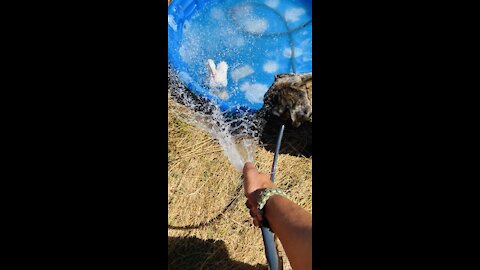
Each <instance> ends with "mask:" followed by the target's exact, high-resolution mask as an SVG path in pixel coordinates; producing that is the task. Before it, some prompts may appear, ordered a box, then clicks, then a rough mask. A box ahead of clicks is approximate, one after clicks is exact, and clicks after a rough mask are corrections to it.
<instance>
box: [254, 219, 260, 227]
mask: <svg viewBox="0 0 480 270" xmlns="http://www.w3.org/2000/svg"><path fill="white" fill-rule="evenodd" d="M259 224H260V223H258V220H256V219H253V225H255V226H257V227H260V226H259Z"/></svg>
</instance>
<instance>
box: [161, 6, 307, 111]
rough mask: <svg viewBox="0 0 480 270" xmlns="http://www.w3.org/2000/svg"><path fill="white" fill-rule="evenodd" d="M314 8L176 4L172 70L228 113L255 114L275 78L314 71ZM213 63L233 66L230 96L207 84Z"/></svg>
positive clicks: (170, 31) (229, 76)
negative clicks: (285, 74)
mask: <svg viewBox="0 0 480 270" xmlns="http://www.w3.org/2000/svg"><path fill="white" fill-rule="evenodd" d="M311 5H312V2H311V1H307V0H302V1H300V0H263V1H261V0H223V1H222V0H204V1H202V0H174V1H172V3H171V4H170V6H169V8H168V62H169V65H170V66H171V67H172V68H173V69H175V70H176V71H177V72H178V74H179V78H180V80H181V81H182V83H184V84H185V86H186V87H187V88H188V89H189V90H191V91H192V92H193V93H195V94H197V95H199V96H202V97H204V98H207V99H209V100H212V101H214V102H215V103H216V104H217V105H218V106H219V107H220V109H221V110H222V111H231V110H233V111H238V110H240V111H249V112H255V111H257V110H259V109H260V108H261V107H262V106H263V95H264V94H265V92H266V91H267V90H268V88H269V87H270V86H271V84H272V83H273V82H274V80H275V77H274V75H275V74H282V73H290V72H294V73H306V72H311V71H312V23H311V18H312V15H311ZM207 59H212V60H214V62H215V64H216V65H218V63H219V62H220V61H225V62H226V63H227V64H228V72H227V80H228V85H227V87H226V89H224V91H223V92H224V95H219V94H218V92H214V91H212V89H209V88H208V87H207V86H206V84H205V80H206V77H207V75H208V71H207V67H206V61H207ZM225 93H226V94H225Z"/></svg>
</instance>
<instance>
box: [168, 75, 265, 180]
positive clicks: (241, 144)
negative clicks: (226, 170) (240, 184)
mask: <svg viewBox="0 0 480 270" xmlns="http://www.w3.org/2000/svg"><path fill="white" fill-rule="evenodd" d="M168 92H169V94H170V95H171V96H172V97H174V98H175V99H176V100H177V101H178V102H179V103H180V104H182V105H184V106H185V107H186V108H188V109H189V110H188V113H181V112H179V111H176V110H173V111H172V113H174V114H175V115H176V116H178V117H179V118H180V119H182V120H184V121H185V122H187V123H190V124H193V125H194V126H196V127H197V128H200V129H201V130H203V131H205V132H207V133H208V134H209V135H210V136H211V137H212V138H214V139H215V140H217V141H218V143H219V144H220V146H221V147H222V149H223V152H224V154H225V155H226V156H227V158H228V160H229V161H230V163H231V164H232V165H233V167H235V169H236V170H237V171H239V172H241V171H242V169H243V166H244V165H245V163H246V162H254V161H255V149H256V145H257V144H258V141H259V139H258V138H259V136H258V135H259V132H260V131H261V127H262V126H263V122H262V120H261V119H258V118H256V117H255V116H254V115H252V114H249V113H247V112H245V113H242V114H239V115H236V116H235V117H232V116H231V115H229V114H228V113H227V112H224V111H222V110H220V108H219V107H218V106H217V105H216V104H215V103H213V102H212V101H209V100H207V99H204V98H201V97H198V96H196V95H194V94H192V93H191V92H190V91H189V90H188V89H187V88H186V86H185V85H184V84H183V83H182V82H181V80H180V78H179V75H178V73H177V72H176V71H175V70H173V69H172V68H171V67H170V66H169V67H168Z"/></svg>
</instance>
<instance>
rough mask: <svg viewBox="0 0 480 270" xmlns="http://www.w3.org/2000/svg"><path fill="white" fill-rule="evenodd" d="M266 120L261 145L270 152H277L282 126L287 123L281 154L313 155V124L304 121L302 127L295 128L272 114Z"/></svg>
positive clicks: (261, 135)
mask: <svg viewBox="0 0 480 270" xmlns="http://www.w3.org/2000/svg"><path fill="white" fill-rule="evenodd" d="M265 120H266V124H265V126H264V128H263V132H262V134H260V142H261V145H262V146H263V147H264V148H265V149H266V150H268V151H270V152H275V147H276V144H277V138H278V133H279V132H280V127H281V126H282V124H285V130H284V132H283V139H282V144H281V146H280V154H289V155H292V156H305V157H307V158H310V157H311V156H312V124H311V123H303V124H302V125H301V126H300V127H298V128H294V127H293V126H292V125H291V124H290V123H285V121H282V120H281V119H280V118H278V117H276V116H273V115H270V116H269V117H268V118H267V119H265Z"/></svg>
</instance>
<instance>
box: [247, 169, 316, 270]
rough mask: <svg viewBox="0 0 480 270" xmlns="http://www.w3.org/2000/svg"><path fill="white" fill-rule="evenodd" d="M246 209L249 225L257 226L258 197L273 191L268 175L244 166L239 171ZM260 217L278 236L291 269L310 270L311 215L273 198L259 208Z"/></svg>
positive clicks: (279, 197)
mask: <svg viewBox="0 0 480 270" xmlns="http://www.w3.org/2000/svg"><path fill="white" fill-rule="evenodd" d="M243 176H244V179H245V180H244V189H245V196H246V197H247V204H246V205H247V207H248V208H249V209H250V215H251V216H252V217H253V223H254V224H255V225H256V226H259V224H260V222H261V220H262V216H261V214H260V213H259V211H258V208H257V205H258V195H259V194H260V193H261V192H262V191H263V190H264V189H266V188H275V185H274V184H273V182H272V181H271V180H270V177H269V175H267V174H263V173H259V172H258V171H257V169H256V168H255V166H254V165H253V164H252V163H250V162H247V163H246V164H245V166H244V168H243ZM263 211H264V217H265V219H266V220H267V221H268V224H269V226H270V228H271V230H272V231H273V232H274V233H275V234H276V235H277V236H278V238H279V239H280V242H282V246H283V248H284V249H285V253H286V254H287V257H288V259H289V261H290V264H291V265H292V267H293V269H295V270H299V269H312V215H311V214H310V213H308V212H307V211H306V210H305V209H303V208H302V207H300V206H298V205H297V204H296V203H294V202H292V201H291V200H289V199H287V198H285V197H283V196H279V195H273V196H271V197H270V199H268V200H267V203H266V204H265V207H264V208H263Z"/></svg>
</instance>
